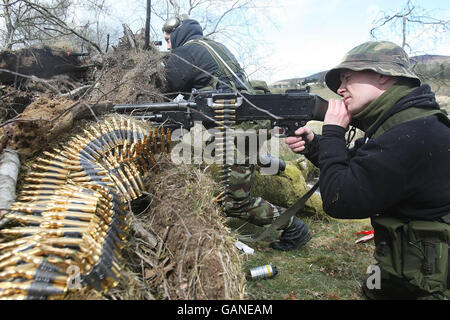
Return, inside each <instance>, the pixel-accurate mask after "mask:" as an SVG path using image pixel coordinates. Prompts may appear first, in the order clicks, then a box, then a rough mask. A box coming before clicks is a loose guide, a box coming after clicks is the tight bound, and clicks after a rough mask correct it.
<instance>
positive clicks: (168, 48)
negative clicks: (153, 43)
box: [164, 31, 172, 51]
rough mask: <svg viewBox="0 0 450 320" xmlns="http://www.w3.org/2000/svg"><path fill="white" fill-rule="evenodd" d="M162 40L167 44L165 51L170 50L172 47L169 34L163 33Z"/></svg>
mask: <svg viewBox="0 0 450 320" xmlns="http://www.w3.org/2000/svg"><path fill="white" fill-rule="evenodd" d="M164 40H166V43H167V50H169V51H170V50H172V45H171V44H170V33H167V32H165V31H164Z"/></svg>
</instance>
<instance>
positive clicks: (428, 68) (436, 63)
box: [270, 54, 450, 88]
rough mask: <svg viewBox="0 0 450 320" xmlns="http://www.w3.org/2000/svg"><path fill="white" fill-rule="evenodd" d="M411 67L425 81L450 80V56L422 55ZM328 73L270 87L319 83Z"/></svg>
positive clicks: (287, 81) (315, 74)
mask: <svg viewBox="0 0 450 320" xmlns="http://www.w3.org/2000/svg"><path fill="white" fill-rule="evenodd" d="M410 62H411V65H412V66H413V69H414V71H415V72H416V73H418V74H419V75H420V76H422V77H423V78H425V79H429V78H437V79H439V80H442V79H450V56H441V55H429V54H426V55H420V56H415V57H411V59H410ZM326 73H327V71H321V72H318V73H314V74H312V75H309V76H307V77H302V78H292V79H283V80H279V81H276V82H274V83H272V84H271V85H270V87H271V88H288V87H295V86H296V85H301V84H302V83H303V82H304V80H306V79H317V80H319V81H324V80H325V74H326Z"/></svg>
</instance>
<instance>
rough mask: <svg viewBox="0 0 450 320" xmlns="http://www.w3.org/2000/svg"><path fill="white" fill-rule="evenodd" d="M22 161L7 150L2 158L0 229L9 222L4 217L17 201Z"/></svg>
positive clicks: (13, 151) (14, 152)
mask: <svg viewBox="0 0 450 320" xmlns="http://www.w3.org/2000/svg"><path fill="white" fill-rule="evenodd" d="M19 169H20V160H19V154H18V153H17V151H15V150H10V149H5V150H4V151H3V153H2V155H1V156H0V181H1V183H0V227H1V226H2V225H3V224H5V223H6V222H7V220H6V218H3V216H4V215H5V214H6V213H7V212H8V211H9V208H10V207H11V204H12V203H13V202H14V201H15V200H16V183H17V176H18V175H19Z"/></svg>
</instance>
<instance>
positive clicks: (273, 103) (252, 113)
mask: <svg viewBox="0 0 450 320" xmlns="http://www.w3.org/2000/svg"><path fill="white" fill-rule="evenodd" d="M114 110H115V111H116V112H119V113H131V114H132V115H133V116H135V117H137V118H139V119H145V120H149V121H152V122H155V123H157V124H158V123H159V124H160V125H162V126H163V127H165V128H169V129H171V130H174V129H177V128H186V129H190V128H192V127H193V126H194V124H195V122H197V121H201V122H202V124H203V126H204V127H205V128H207V129H209V128H216V129H218V130H216V133H215V140H216V141H218V142H216V146H217V149H216V150H215V156H216V159H217V158H219V160H220V163H221V164H222V176H221V180H222V186H223V187H224V188H225V190H224V191H223V192H222V193H221V194H220V195H219V196H217V198H216V199H219V198H220V197H221V196H223V195H226V193H227V188H228V187H229V186H230V184H229V179H230V176H231V165H232V164H233V162H231V163H230V162H229V161H228V159H229V156H230V154H229V152H227V149H228V144H227V143H228V142H227V140H226V138H225V136H226V131H227V130H228V129H233V128H234V126H235V125H237V124H240V123H242V122H246V121H255V120H270V124H271V128H274V127H279V128H280V131H279V134H280V136H286V137H287V136H294V135H295V131H296V130H297V129H298V128H299V127H302V126H304V125H305V124H306V123H307V122H308V121H310V120H318V121H323V120H324V118H325V113H326V111H327V110H328V101H326V100H324V99H323V98H321V97H320V96H318V95H315V94H310V93H309V90H288V91H286V93H284V94H258V95H251V94H246V93H223V92H217V91H209V92H198V94H196V95H194V94H193V95H191V97H190V99H189V100H188V101H183V102H167V103H148V104H128V105H116V106H114ZM305 141H306V139H305ZM233 143H234V141H233ZM305 147H306V149H305V151H304V152H303V153H305V152H308V145H305ZM231 157H232V159H234V153H233V154H231ZM275 158H276V157H275ZM260 159H261V157H260ZM269 159H270V161H272V159H273V158H271V157H269ZM278 161H279V162H278V163H277V164H276V167H277V168H278V169H276V170H277V171H278V170H279V167H280V166H279V163H280V162H282V160H280V159H278ZM270 166H271V164H270ZM318 185H319V184H318V182H317V183H316V184H315V185H314V186H313V188H312V189H311V190H310V191H309V192H308V193H307V194H306V195H305V196H303V197H302V198H301V199H299V200H298V201H297V202H296V203H295V204H294V205H293V206H292V207H291V208H289V209H288V211H286V214H283V215H282V216H280V217H279V218H278V219H277V220H276V221H275V222H273V223H272V225H271V227H270V228H268V229H267V230H266V231H265V232H263V233H262V234H260V235H259V236H257V237H253V238H251V239H247V241H259V240H261V239H263V238H265V237H267V236H268V235H269V233H270V232H271V230H275V229H277V228H279V227H280V226H281V225H283V224H284V223H285V222H286V221H288V219H290V217H292V215H294V214H296V212H298V211H299V210H300V209H301V208H302V207H303V206H304V204H305V202H306V200H307V199H308V198H309V197H310V196H311V195H312V193H313V192H314V190H316V189H317V187H318Z"/></svg>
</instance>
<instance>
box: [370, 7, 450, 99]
mask: <svg viewBox="0 0 450 320" xmlns="http://www.w3.org/2000/svg"><path fill="white" fill-rule="evenodd" d="M435 16H436V15H435V14H434V13H432V12H430V11H427V10H425V9H423V8H421V7H419V6H417V5H415V4H414V1H413V0H408V1H407V2H406V4H405V6H404V7H403V9H402V10H401V11H400V12H396V13H390V14H388V13H386V12H381V17H379V18H377V19H376V20H375V21H374V22H373V24H374V27H373V28H372V29H371V31H370V34H371V36H372V38H374V39H377V36H378V35H379V34H382V31H383V30H384V29H385V28H387V27H389V28H390V29H391V31H394V34H395V32H396V33H397V34H398V32H400V36H401V46H402V48H403V49H404V50H405V51H407V52H408V53H409V55H410V57H411V56H413V55H418V54H423V53H428V52H427V51H425V52H424V51H423V50H431V49H432V48H431V46H432V42H437V41H438V40H439V38H442V39H444V41H448V32H449V29H450V21H449V20H445V19H438V18H436V17H435ZM394 42H395V41H394ZM424 46H425V48H424ZM419 48H420V49H419ZM411 63H412V69H413V70H414V72H415V73H416V74H417V75H418V76H419V77H420V78H421V79H422V80H425V81H429V82H430V83H431V84H432V85H433V89H434V91H435V92H437V91H439V90H440V88H441V87H445V86H447V87H448V74H449V62H448V61H439V60H434V61H433V60H431V61H419V60H417V59H411Z"/></svg>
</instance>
